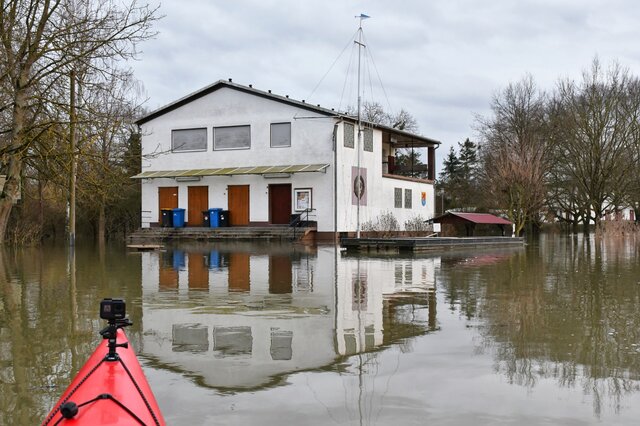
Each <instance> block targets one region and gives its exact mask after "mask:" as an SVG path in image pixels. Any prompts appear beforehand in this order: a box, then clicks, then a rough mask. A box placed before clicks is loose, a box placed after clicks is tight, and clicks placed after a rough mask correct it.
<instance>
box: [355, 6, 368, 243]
mask: <svg viewBox="0 0 640 426" xmlns="http://www.w3.org/2000/svg"><path fill="white" fill-rule="evenodd" d="M356 18H359V19H360V26H359V27H358V40H354V43H356V44H357V45H358V144H357V146H356V148H357V154H356V155H357V168H358V176H357V178H356V182H354V185H353V189H354V191H356V198H357V199H358V205H357V207H356V215H357V218H356V238H360V198H361V197H362V194H363V193H364V191H365V188H364V181H363V179H362V175H361V171H360V151H361V149H362V117H361V114H360V108H361V104H362V98H361V94H360V63H361V57H362V53H361V52H362V48H363V47H366V46H365V45H364V44H363V43H362V21H363V20H364V19H367V18H369V16H367V15H365V14H364V13H361V14H360V16H356Z"/></svg>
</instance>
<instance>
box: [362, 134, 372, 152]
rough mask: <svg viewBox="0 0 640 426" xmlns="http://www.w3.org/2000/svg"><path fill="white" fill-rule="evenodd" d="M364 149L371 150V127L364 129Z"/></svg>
mask: <svg viewBox="0 0 640 426" xmlns="http://www.w3.org/2000/svg"><path fill="white" fill-rule="evenodd" d="M363 138H364V150H365V151H369V152H373V129H364V131H363Z"/></svg>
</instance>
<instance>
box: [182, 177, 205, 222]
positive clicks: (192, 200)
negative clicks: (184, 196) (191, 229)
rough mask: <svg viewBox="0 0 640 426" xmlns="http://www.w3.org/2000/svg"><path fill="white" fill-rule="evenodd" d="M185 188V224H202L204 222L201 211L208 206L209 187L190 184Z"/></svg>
mask: <svg viewBox="0 0 640 426" xmlns="http://www.w3.org/2000/svg"><path fill="white" fill-rule="evenodd" d="M187 190H188V195H189V203H188V207H187V225H189V226H202V225H203V224H204V219H203V216H202V211H203V210H207V209H208V208H209V187H208V186H190V187H188V188H187Z"/></svg>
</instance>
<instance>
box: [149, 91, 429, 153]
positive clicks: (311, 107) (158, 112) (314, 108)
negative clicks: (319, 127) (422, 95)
mask: <svg viewBox="0 0 640 426" xmlns="http://www.w3.org/2000/svg"><path fill="white" fill-rule="evenodd" d="M222 88H229V89H233V90H238V91H240V92H244V93H249V94H251V95H255V96H259V97H262V98H266V99H269V100H272V101H275V102H281V103H284V104H287V105H292V106H295V107H298V108H301V109H304V110H307V111H312V112H315V113H318V114H322V115H325V116H327V117H334V118H336V119H339V120H346V121H350V122H353V123H355V122H357V118H356V117H354V116H351V115H347V114H342V113H339V112H337V111H335V110H333V109H329V108H324V107H321V106H320V105H312V104H309V103H306V102H305V101H298V100H295V99H291V98H289V96H288V95H287V96H280V95H276V94H274V93H271V90H269V91H268V92H265V91H263V90H258V89H254V88H253V87H252V86H243V85H241V84H238V83H234V82H233V81H232V80H231V79H229V80H228V81H227V80H218V81H216V82H215V83H213V84H210V85H209V86H206V87H203V88H202V89H200V90H196V91H195V92H193V93H190V94H188V95H187V96H184V97H182V98H180V99H178V100H176V101H174V102H171V103H169V104H167V105H165V106H163V107H160V108H158V109H156V110H155V111H151V112H150V113H148V114H146V115H144V116H142V117H140V118H139V119H138V120H136V124H137V125H138V126H140V125H142V124H144V123H146V122H148V121H151V120H153V119H154V118H157V117H160V116H162V115H164V114H166V113H168V112H170V111H173V110H174V109H177V108H180V107H181V106H183V105H186V104H188V103H189V102H192V101H194V100H196V99H199V98H201V97H203V96H206V95H208V94H210V93H213V92H215V91H216V90H219V89H222ZM363 124H365V125H366V127H372V128H376V129H380V130H383V131H387V132H389V133H393V134H396V135H398V136H401V137H403V138H404V139H409V140H413V141H416V142H422V143H427V144H431V145H440V142H439V141H437V140H435V139H430V138H427V137H424V136H420V135H414V134H413V133H410V132H405V131H403V130H398V129H394V128H393V127H388V126H384V125H381V124H375V123H370V122H363Z"/></svg>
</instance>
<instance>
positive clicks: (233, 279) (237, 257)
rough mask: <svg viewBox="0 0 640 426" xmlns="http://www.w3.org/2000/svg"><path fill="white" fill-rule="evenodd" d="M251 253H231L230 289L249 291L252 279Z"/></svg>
mask: <svg viewBox="0 0 640 426" xmlns="http://www.w3.org/2000/svg"><path fill="white" fill-rule="evenodd" d="M250 259H251V257H250V256H249V253H230V254H229V291H249V290H250V289H251V281H249V269H250V265H251V263H250Z"/></svg>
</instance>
